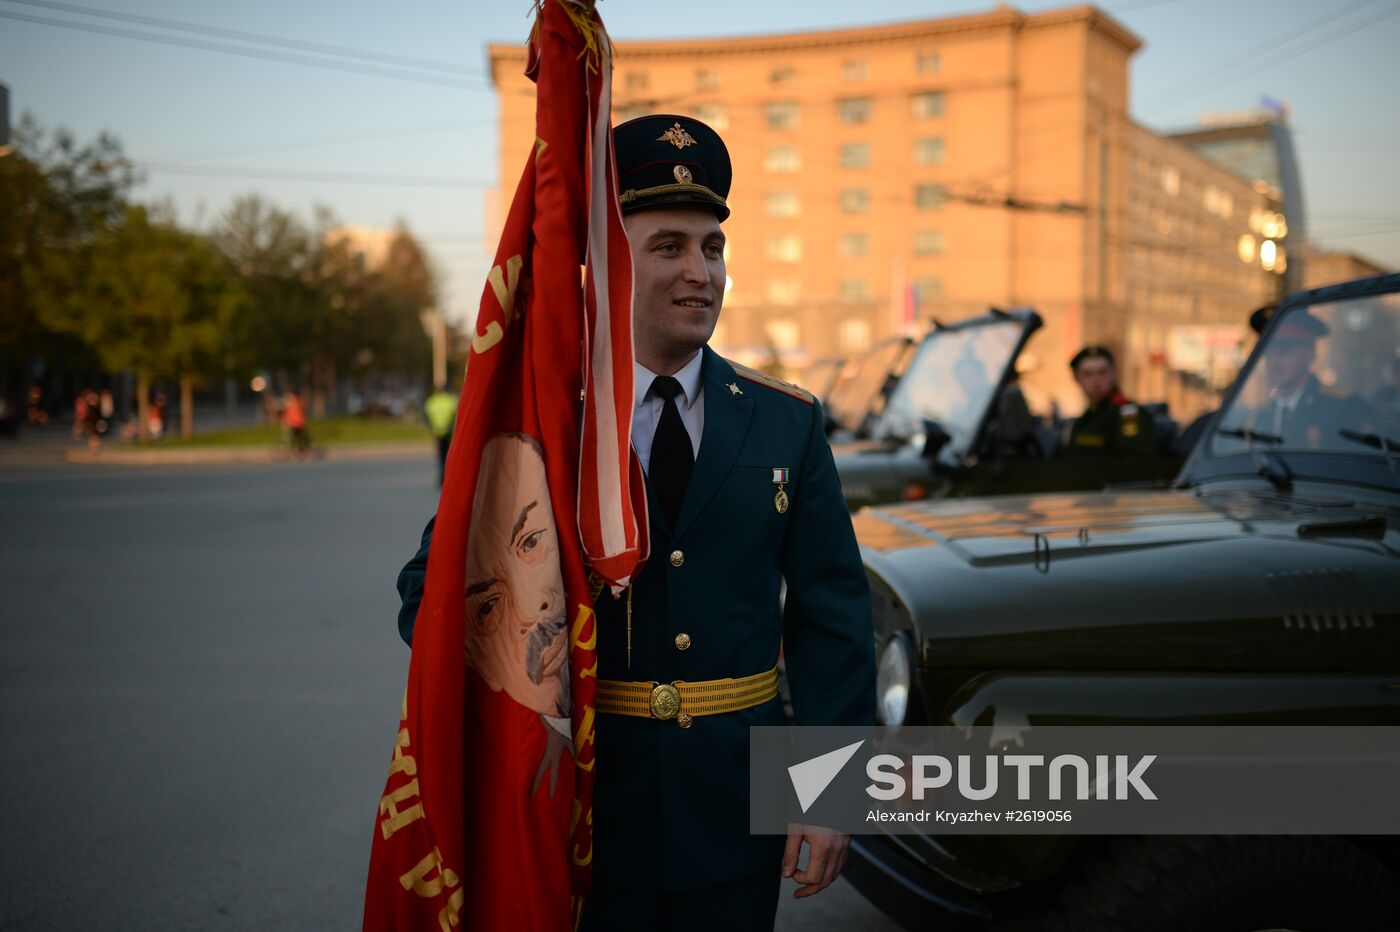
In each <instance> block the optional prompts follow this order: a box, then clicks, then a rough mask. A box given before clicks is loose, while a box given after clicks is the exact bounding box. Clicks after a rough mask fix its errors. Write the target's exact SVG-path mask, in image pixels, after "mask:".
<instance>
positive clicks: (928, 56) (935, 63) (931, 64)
mask: <svg viewBox="0 0 1400 932" xmlns="http://www.w3.org/2000/svg"><path fill="white" fill-rule="evenodd" d="M940 64H941V62H939V60H938V53H937V52H919V53H918V54H917V55H915V56H914V70H915V71H917V72H918V73H919V74H938V67H939V65H940Z"/></svg>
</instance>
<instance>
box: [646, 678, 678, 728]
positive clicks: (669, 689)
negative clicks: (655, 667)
mask: <svg viewBox="0 0 1400 932" xmlns="http://www.w3.org/2000/svg"><path fill="white" fill-rule="evenodd" d="M680 710H681V691H680V690H679V689H677V688H676V687H675V686H672V685H671V684H670V683H658V684H657V685H656V687H655V688H654V689H652V691H651V717H652V718H659V719H661V720H662V721H666V720H668V719H673V718H675V717H676V713H677V712H679V711H680Z"/></svg>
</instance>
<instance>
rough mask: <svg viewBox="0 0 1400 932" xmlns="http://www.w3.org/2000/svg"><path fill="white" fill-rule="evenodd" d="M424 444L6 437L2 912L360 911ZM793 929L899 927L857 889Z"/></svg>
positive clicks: (106, 916) (115, 919)
mask: <svg viewBox="0 0 1400 932" xmlns="http://www.w3.org/2000/svg"><path fill="white" fill-rule="evenodd" d="M432 480H433V465H432V463H431V462H430V461H429V460H428V459H426V458H425V459H424V460H423V461H422V462H413V461H393V462H342V463H336V462H322V463H315V464H305V465H283V466H250V467H241V468H236V467H228V466H225V467H203V468H180V469H175V468H169V469H165V468H160V467H125V468H124V467H114V466H106V467H101V466H94V467H83V466H62V465H55V464H51V463H37V462H24V459H23V458H22V457H9V458H6V457H3V456H0V593H3V595H2V596H0V600H2V601H0V606H3V611H2V612H0V614H3V624H0V734H3V735H4V743H5V751H6V754H5V756H6V766H5V767H4V768H3V770H0V798H3V800H4V802H3V804H0V806H2V808H0V814H3V819H4V828H3V836H2V837H3V839H4V841H3V843H0V877H3V878H4V882H3V883H0V929H3V930H26V932H27V930H38V929H73V928H98V929H133V930H138V929H139V930H165V929H170V930H182V932H183V930H195V929H209V930H224V929H230V930H232V929H258V930H263V929H287V930H297V932H310V930H319V929H326V930H347V929H353V928H357V927H358V922H359V914H360V903H361V896H362V884H363V880H364V873H365V866H366V863H367V858H368V844H369V831H370V828H371V820H372V815H373V811H374V805H375V801H376V799H377V797H378V795H379V792H380V790H381V789H382V786H383V780H384V766H385V759H386V754H387V752H388V748H389V741H390V737H391V736H392V734H393V729H394V727H395V724H396V718H397V710H398V704H399V697H400V696H401V695H402V690H403V683H404V674H405V671H406V667H407V659H408V653H407V650H406V649H405V648H404V647H403V645H402V644H401V643H400V642H399V641H398V639H397V634H396V633H395V631H394V625H393V618H394V612H395V609H396V607H397V603H398V599H397V595H396V593H395V592H394V588H393V579H394V575H395V572H396V571H397V568H398V567H399V566H400V565H401V564H402V562H403V560H404V559H405V557H406V556H407V555H409V554H410V553H411V552H412V551H413V550H414V549H415V547H416V545H417V540H418V534H419V532H420V530H421V527H422V523H423V521H424V519H425V518H426V516H427V515H428V514H429V513H430V512H431V511H432V509H433V507H434V504H435V500H436V490H435V489H434V488H433V485H432ZM779 928H780V929H798V928H801V929H804V930H806V929H811V930H825V929H832V930H835V929H838V928H839V929H841V930H842V932H851V930H860V929H870V930H885V929H892V928H893V926H891V925H889V924H888V923H887V922H886V921H885V920H884V919H883V918H881V917H880V916H879V914H878V913H877V912H876V911H875V909H874V908H873V907H872V906H871V905H870V904H869V903H867V902H866V901H865V900H864V899H862V898H861V897H860V896H859V895H858V894H857V893H855V892H854V890H852V889H851V888H850V887H848V886H845V885H844V884H842V885H840V886H838V887H833V888H832V889H831V890H829V891H827V892H826V893H824V894H822V895H821V896H819V897H816V898H813V899H810V900H805V901H801V902H795V903H794V902H792V901H791V900H790V899H789V898H788V897H787V896H784V904H783V907H782V911H781V913H780V921H779Z"/></svg>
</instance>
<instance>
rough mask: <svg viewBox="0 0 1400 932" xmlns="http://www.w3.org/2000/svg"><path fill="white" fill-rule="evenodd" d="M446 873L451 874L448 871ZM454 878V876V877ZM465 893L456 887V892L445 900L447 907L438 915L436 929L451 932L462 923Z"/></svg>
mask: <svg viewBox="0 0 1400 932" xmlns="http://www.w3.org/2000/svg"><path fill="white" fill-rule="evenodd" d="M448 873H449V874H450V873H452V872H451V871H448ZM454 876H455V875H454ZM466 899H467V891H466V890H464V889H462V888H461V887H458V888H457V890H456V892H454V893H453V894H452V895H451V896H449V897H448V898H447V905H446V906H444V907H443V908H442V912H440V913H438V928H439V929H441V930H442V932H452V930H453V929H454V928H456V926H457V924H458V923H459V922H461V921H462V904H463V903H464V902H466Z"/></svg>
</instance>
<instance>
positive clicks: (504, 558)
mask: <svg viewBox="0 0 1400 932" xmlns="http://www.w3.org/2000/svg"><path fill="white" fill-rule="evenodd" d="M466 571H467V572H466V600H467V617H466V622H467V624H466V627H467V662H468V663H470V664H471V666H472V667H473V668H475V669H476V670H477V672H479V673H480V674H481V676H482V678H483V679H485V680H486V682H487V683H488V684H489V685H490V686H491V688H492V689H496V690H500V689H504V690H505V691H506V692H507V693H508V694H509V695H510V696H511V698H512V699H514V700H515V701H516V702H518V703H520V704H521V705H523V706H526V707H527V708H530V709H533V710H534V711H536V712H539V713H541V714H543V715H554V716H566V715H568V714H569V669H568V659H569V657H568V653H569V652H568V636H567V635H568V631H567V627H566V625H565V614H564V580H563V577H562V575H561V573H560V569H559V537H558V534H557V533H556V531H555V527H554V512H553V510H552V508H551V506H550V500H549V484H548V482H547V480H546V478H545V469H544V459H543V458H542V457H541V455H540V451H539V447H538V445H537V444H536V443H535V441H534V440H533V439H531V438H530V437H527V436H525V435H524V434H500V435H498V436H495V437H492V438H491V440H490V441H489V442H488V443H487V444H486V447H485V449H484V450H483V451H482V455H481V471H480V478H479V480H478V482H477V489H476V498H475V501H474V503H473V506H472V523H471V530H470V532H469V534H468V539H467V564H466Z"/></svg>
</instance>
